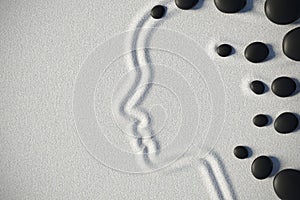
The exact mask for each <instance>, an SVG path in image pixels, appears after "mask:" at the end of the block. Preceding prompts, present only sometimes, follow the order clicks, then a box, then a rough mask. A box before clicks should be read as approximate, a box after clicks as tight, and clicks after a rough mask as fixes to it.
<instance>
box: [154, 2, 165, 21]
mask: <svg viewBox="0 0 300 200" xmlns="http://www.w3.org/2000/svg"><path fill="white" fill-rule="evenodd" d="M165 12H166V9H165V7H164V6H161V5H157V6H154V7H153V8H152V10H151V16H152V17H153V18H154V19H160V18H162V17H163V16H164V15H165Z"/></svg>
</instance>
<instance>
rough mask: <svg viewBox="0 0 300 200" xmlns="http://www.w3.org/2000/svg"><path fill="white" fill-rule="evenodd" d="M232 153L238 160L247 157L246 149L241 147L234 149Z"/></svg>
mask: <svg viewBox="0 0 300 200" xmlns="http://www.w3.org/2000/svg"><path fill="white" fill-rule="evenodd" d="M233 153H234V155H235V156H236V157H237V158H239V159H245V158H248V156H249V154H248V150H247V148H246V147H243V146H237V147H235V148H234V150H233Z"/></svg>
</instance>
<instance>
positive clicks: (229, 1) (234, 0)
mask: <svg viewBox="0 0 300 200" xmlns="http://www.w3.org/2000/svg"><path fill="white" fill-rule="evenodd" d="M214 1H215V5H216V7H217V8H218V10H220V11H221V12H223V13H236V12H239V11H240V10H242V9H243V8H244V7H245V5H246V3H247V1H246V0H214Z"/></svg>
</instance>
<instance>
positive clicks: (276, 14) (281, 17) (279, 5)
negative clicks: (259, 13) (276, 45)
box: [265, 0, 300, 24]
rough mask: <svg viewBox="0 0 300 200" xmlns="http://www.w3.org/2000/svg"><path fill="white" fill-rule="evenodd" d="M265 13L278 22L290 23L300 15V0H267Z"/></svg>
mask: <svg viewBox="0 0 300 200" xmlns="http://www.w3.org/2000/svg"><path fill="white" fill-rule="evenodd" d="M265 14H266V16H267V17H268V19H269V20H271V21H272V22H274V23H276V24H290V23H292V22H294V21H296V20H297V19H298V18H299V17H300V1H299V0H266V3H265Z"/></svg>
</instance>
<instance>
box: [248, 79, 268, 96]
mask: <svg viewBox="0 0 300 200" xmlns="http://www.w3.org/2000/svg"><path fill="white" fill-rule="evenodd" d="M250 89H251V90H252V91H253V92H254V93H255V94H263V93H264V92H265V85H264V83H263V82H261V81H258V80H256V81H252V82H251V83H250Z"/></svg>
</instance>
